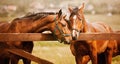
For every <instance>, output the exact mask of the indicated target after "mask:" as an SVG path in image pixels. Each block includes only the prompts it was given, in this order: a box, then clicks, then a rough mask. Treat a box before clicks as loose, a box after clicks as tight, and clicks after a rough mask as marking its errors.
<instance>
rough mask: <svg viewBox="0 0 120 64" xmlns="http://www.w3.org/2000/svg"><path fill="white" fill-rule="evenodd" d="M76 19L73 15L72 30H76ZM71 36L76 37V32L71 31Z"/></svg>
mask: <svg viewBox="0 0 120 64" xmlns="http://www.w3.org/2000/svg"><path fill="white" fill-rule="evenodd" d="M76 18H77V16H76V15H74V16H73V29H75V28H76ZM72 36H73V37H75V36H76V31H75V30H73V31H72Z"/></svg>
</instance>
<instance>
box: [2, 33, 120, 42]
mask: <svg viewBox="0 0 120 64" xmlns="http://www.w3.org/2000/svg"><path fill="white" fill-rule="evenodd" d="M119 39H120V33H80V36H79V40H119ZM55 40H56V39H55V38H54V37H53V35H52V34H41V33H0V41H55Z"/></svg>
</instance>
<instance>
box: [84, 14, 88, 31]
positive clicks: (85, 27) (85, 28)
mask: <svg viewBox="0 0 120 64" xmlns="http://www.w3.org/2000/svg"><path fill="white" fill-rule="evenodd" d="M83 32H87V22H86V20H85V17H84V15H83Z"/></svg>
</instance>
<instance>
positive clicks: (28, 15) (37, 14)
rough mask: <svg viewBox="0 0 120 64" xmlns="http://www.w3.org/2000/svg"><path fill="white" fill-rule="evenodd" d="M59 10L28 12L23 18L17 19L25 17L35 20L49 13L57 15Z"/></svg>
mask: <svg viewBox="0 0 120 64" xmlns="http://www.w3.org/2000/svg"><path fill="white" fill-rule="evenodd" d="M56 14H58V12H39V13H27V14H26V15H25V16H23V17H21V18H17V19H15V20H20V19H23V18H31V19H32V20H33V21H35V20H38V19H42V18H45V17H46V16H48V15H56Z"/></svg>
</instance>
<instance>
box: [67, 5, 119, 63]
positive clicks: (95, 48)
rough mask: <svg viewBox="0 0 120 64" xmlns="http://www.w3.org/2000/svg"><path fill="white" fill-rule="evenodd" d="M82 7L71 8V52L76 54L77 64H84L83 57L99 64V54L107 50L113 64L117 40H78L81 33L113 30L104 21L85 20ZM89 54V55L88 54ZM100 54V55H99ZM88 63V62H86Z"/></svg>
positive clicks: (106, 53) (108, 60)
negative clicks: (92, 21) (91, 21)
mask: <svg viewBox="0 0 120 64" xmlns="http://www.w3.org/2000/svg"><path fill="white" fill-rule="evenodd" d="M83 8H84V4H83V5H82V7H81V8H80V9H79V8H75V9H73V10H72V9H71V8H69V10H70V12H71V15H70V21H71V23H72V24H71V28H72V29H73V30H72V37H73V40H75V41H71V45H70V48H71V52H72V53H73V55H74V56H75V59H76V63H77V64H84V61H83V59H85V58H87V59H88V60H89V57H90V59H91V60H92V64H98V63H99V61H97V60H98V56H99V54H101V53H104V52H105V57H106V60H107V64H111V60H112V53H113V50H116V49H117V48H116V47H115V44H116V41H114V40H87V41H78V40H76V39H77V37H78V36H80V34H79V33H110V32H113V31H112V29H111V27H109V26H108V25H106V24H104V23H89V22H87V21H86V20H85V18H84V14H83ZM87 55H89V56H87ZM97 55H98V56H97ZM85 63H87V62H85Z"/></svg>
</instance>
